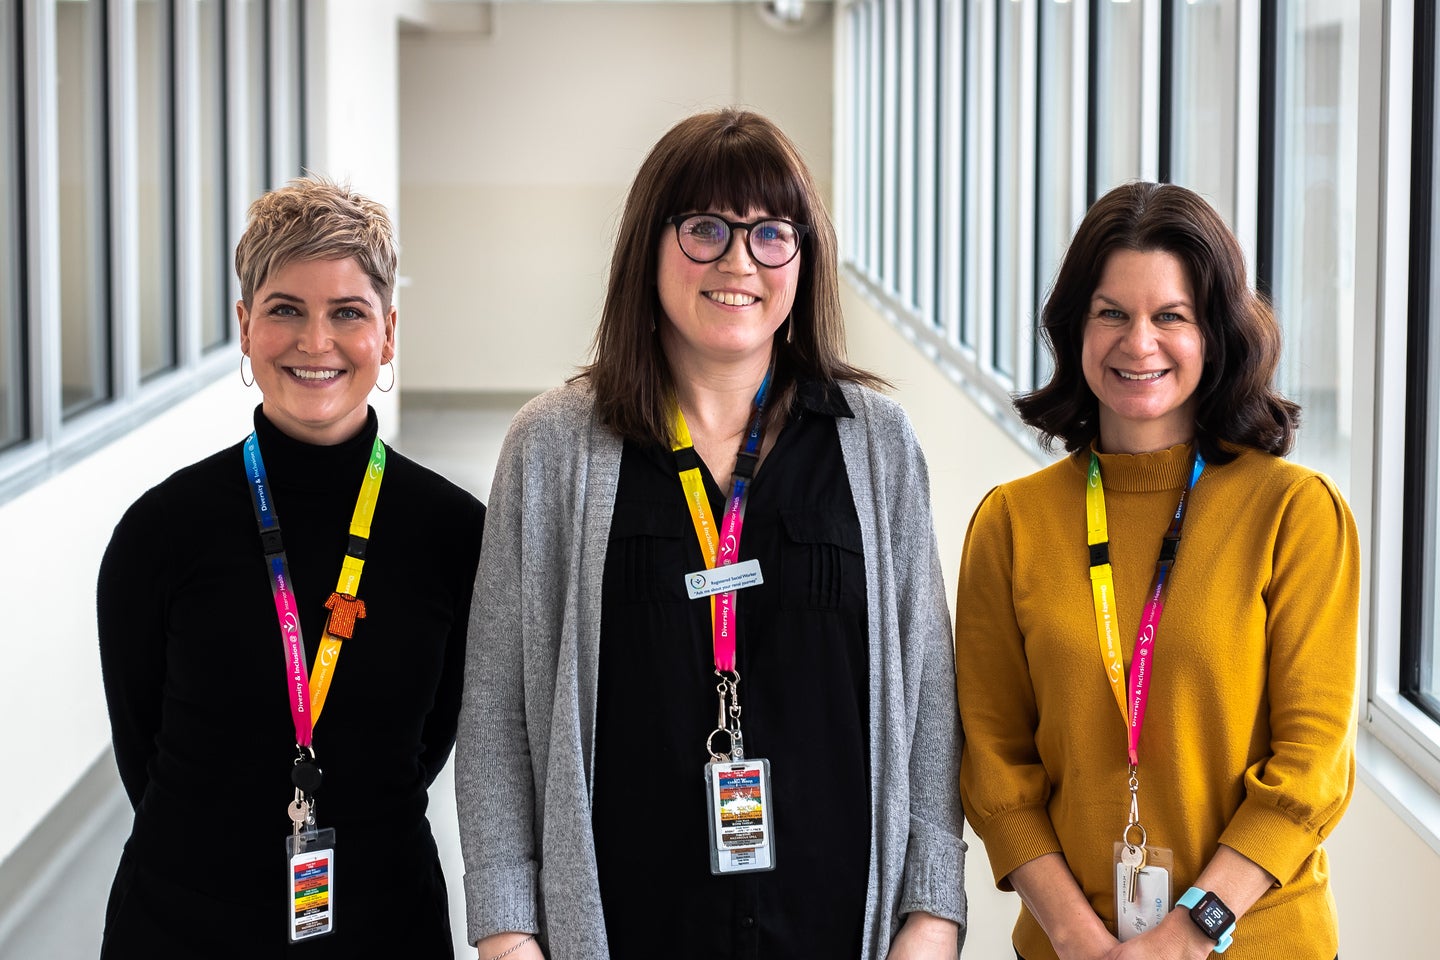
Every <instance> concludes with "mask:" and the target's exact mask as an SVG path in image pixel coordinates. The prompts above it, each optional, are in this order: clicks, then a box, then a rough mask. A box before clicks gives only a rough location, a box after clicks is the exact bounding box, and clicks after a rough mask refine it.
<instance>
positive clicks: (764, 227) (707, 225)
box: [664, 213, 810, 267]
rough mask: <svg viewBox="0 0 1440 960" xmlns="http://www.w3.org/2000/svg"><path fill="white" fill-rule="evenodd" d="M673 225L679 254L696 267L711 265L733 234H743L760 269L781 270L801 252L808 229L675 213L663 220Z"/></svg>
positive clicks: (777, 221) (776, 222) (772, 221)
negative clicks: (704, 264)
mask: <svg viewBox="0 0 1440 960" xmlns="http://www.w3.org/2000/svg"><path fill="white" fill-rule="evenodd" d="M664 222H665V223H673V224H674V225H675V239H677V240H679V241H680V252H681V253H683V254H685V256H687V257H689V258H690V259H691V260H694V261H695V262H696V263H714V262H715V261H716V260H719V259H720V258H721V257H723V256H725V254H726V253H728V252H729V250H730V242H731V241H732V240H734V239H735V231H736V230H744V231H745V249H746V250H747V251H749V253H750V259H751V260H754V261H755V262H756V263H758V264H760V266H762V267H783V266H785V264H787V263H789V262H790V261H791V260H794V259H795V254H797V253H799V252H800V243H801V241H802V240H804V239H805V234H806V233H808V232H809V231H810V228H809V227H807V226H805V225H804V224H803V223H791V222H790V221H789V220H780V219H778V218H771V219H769V220H756V221H755V222H754V223H741V222H740V221H738V220H726V219H725V218H724V217H719V216H716V215H715V214H713V213H677V214H676V215H675V216H673V217H666V218H665V220H664Z"/></svg>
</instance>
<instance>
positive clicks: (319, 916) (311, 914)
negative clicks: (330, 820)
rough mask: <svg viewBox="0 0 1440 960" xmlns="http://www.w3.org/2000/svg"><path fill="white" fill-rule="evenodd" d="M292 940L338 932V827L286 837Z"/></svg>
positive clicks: (313, 937) (307, 938)
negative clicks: (336, 876)
mask: <svg viewBox="0 0 1440 960" xmlns="http://www.w3.org/2000/svg"><path fill="white" fill-rule="evenodd" d="M285 852H286V854H287V855H288V858H289V869H288V870H287V871H286V883H287V885H288V889H289V891H290V895H289V898H288V899H289V911H290V927H289V929H290V942H291V943H294V942H296V941H299V940H313V939H315V938H316V937H323V936H325V935H326V934H329V933H334V932H335V831H334V830H316V831H314V832H313V833H309V834H306V833H302V834H300V835H299V836H297V837H286V838H285Z"/></svg>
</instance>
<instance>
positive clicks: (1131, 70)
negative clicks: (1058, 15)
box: [1091, 0, 1157, 199]
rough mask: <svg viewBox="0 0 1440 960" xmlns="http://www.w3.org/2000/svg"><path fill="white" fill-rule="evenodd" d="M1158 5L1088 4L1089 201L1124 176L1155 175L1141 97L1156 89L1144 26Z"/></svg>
mask: <svg viewBox="0 0 1440 960" xmlns="http://www.w3.org/2000/svg"><path fill="white" fill-rule="evenodd" d="M1156 6H1157V4H1156V2H1155V0H1099V2H1098V3H1096V4H1094V5H1093V6H1092V9H1094V10H1095V11H1096V13H1097V15H1098V16H1097V18H1096V22H1095V23H1094V24H1093V25H1092V30H1093V31H1094V32H1093V35H1092V39H1093V43H1094V46H1093V53H1092V59H1091V64H1092V68H1091V82H1092V83H1093V84H1094V86H1095V94H1094V97H1093V99H1092V101H1091V105H1092V108H1093V110H1094V118H1095V139H1094V145H1093V147H1092V149H1093V151H1094V161H1093V163H1092V169H1091V173H1092V178H1093V180H1092V182H1093V183H1094V189H1093V190H1092V191H1091V194H1092V196H1091V199H1094V198H1095V197H1099V196H1100V195H1101V194H1103V193H1105V192H1106V191H1107V190H1109V189H1110V188H1111V187H1113V186H1116V185H1117V184H1121V183H1124V182H1125V181H1126V180H1135V179H1137V178H1143V179H1148V180H1153V179H1155V172H1154V170H1153V169H1152V166H1151V164H1150V162H1149V156H1148V154H1147V149H1146V147H1147V144H1146V143H1145V124H1146V119H1147V117H1146V113H1145V103H1144V99H1143V98H1144V96H1145V95H1146V93H1147V92H1149V91H1151V90H1153V87H1154V80H1153V79H1152V76H1151V72H1150V71H1149V70H1147V69H1146V66H1147V64H1146V59H1147V57H1149V56H1152V55H1153V52H1154V50H1155V44H1154V42H1153V41H1151V39H1150V38H1149V37H1147V34H1146V28H1147V27H1149V26H1151V25H1152V24H1153V23H1154V21H1155V19H1156V18H1155V13H1156V9H1155V8H1156ZM1147 21H1149V22H1148V23H1147Z"/></svg>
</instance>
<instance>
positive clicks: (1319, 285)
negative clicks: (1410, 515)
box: [1272, 0, 1359, 490]
mask: <svg viewBox="0 0 1440 960" xmlns="http://www.w3.org/2000/svg"><path fill="white" fill-rule="evenodd" d="M1358 17H1359V13H1358V11H1357V10H1356V9H1355V8H1354V6H1353V5H1351V4H1310V3H1305V2H1303V0H1289V2H1287V3H1284V4H1282V6H1281V11H1280V31H1279V41H1278V43H1279V57H1278V61H1279V70H1278V77H1277V82H1278V83H1279V88H1280V89H1279V95H1278V97H1277V98H1276V99H1277V112H1278V114H1279V116H1278V123H1277V131H1276V132H1277V150H1278V157H1277V161H1276V177H1275V181H1276V182H1275V198H1276V204H1277V207H1276V217H1275V267H1274V270H1275V277H1274V282H1273V284H1272V288H1273V293H1274V302H1275V310H1276V313H1277V314H1278V316H1279V318H1280V322H1281V326H1282V328H1283V330H1284V336H1285V347H1284V354H1283V355H1282V357H1281V363H1280V378H1279V379H1280V388H1281V389H1282V390H1283V391H1284V392H1285V393H1286V395H1287V396H1289V397H1291V398H1292V399H1294V400H1295V401H1296V402H1298V403H1299V404H1300V405H1301V406H1302V407H1303V408H1304V424H1303V426H1302V428H1301V430H1300V438H1299V443H1298V444H1297V446H1296V449H1295V452H1294V453H1293V454H1291V458H1292V459H1294V460H1297V461H1300V462H1302V463H1306V464H1308V465H1310V466H1313V467H1315V468H1317V469H1320V470H1323V471H1325V472H1326V473H1328V474H1329V475H1330V476H1331V477H1333V478H1334V479H1335V482H1336V483H1337V484H1338V485H1339V486H1340V488H1341V490H1347V489H1348V487H1349V480H1350V476H1349V474H1350V467H1349V464H1350V435H1351V430H1350V394H1351V389H1352V385H1353V382H1354V378H1353V369H1352V363H1353V354H1354V350H1353V349H1352V343H1353V340H1354V336H1353V334H1354V330H1353V324H1354V300H1355V280H1354V263H1355V195H1356V194H1355V187H1356V184H1355V164H1356V156H1357V137H1358V133H1357V116H1356V102H1355V97H1356V89H1357V87H1358V85H1359V84H1358V81H1357V78H1356V69H1357V66H1358V55H1357V52H1356V51H1357V45H1358V39H1359V36H1358V35H1359V23H1358Z"/></svg>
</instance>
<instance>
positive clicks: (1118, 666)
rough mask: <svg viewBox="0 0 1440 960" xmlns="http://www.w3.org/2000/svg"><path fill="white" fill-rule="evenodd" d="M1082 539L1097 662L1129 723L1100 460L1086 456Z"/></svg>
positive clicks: (1123, 720) (1123, 659)
mask: <svg viewBox="0 0 1440 960" xmlns="http://www.w3.org/2000/svg"><path fill="white" fill-rule="evenodd" d="M1085 515H1086V520H1087V523H1086V527H1087V530H1086V538H1085V542H1086V543H1088V544H1089V546H1090V593H1091V596H1092V598H1093V599H1094V601H1095V636H1096V638H1097V639H1098V640H1099V642H1100V659H1101V661H1102V662H1103V663H1104V666H1105V679H1107V680H1108V681H1110V692H1111V693H1113V694H1115V705H1116V706H1117V707H1119V708H1120V721H1121V722H1122V723H1124V724H1125V725H1126V726H1128V725H1129V724H1130V712H1129V711H1128V710H1126V708H1125V657H1124V654H1122V653H1121V652H1120V644H1119V643H1117V642H1116V640H1115V571H1114V569H1113V568H1112V567H1111V566H1110V532H1109V528H1108V525H1107V524H1106V521H1105V487H1104V485H1103V484H1102V483H1101V481H1100V458H1099V457H1097V456H1096V455H1095V453H1094V452H1093V451H1092V452H1091V454H1090V474H1089V476H1088V477H1087V479H1086V483H1085Z"/></svg>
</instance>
